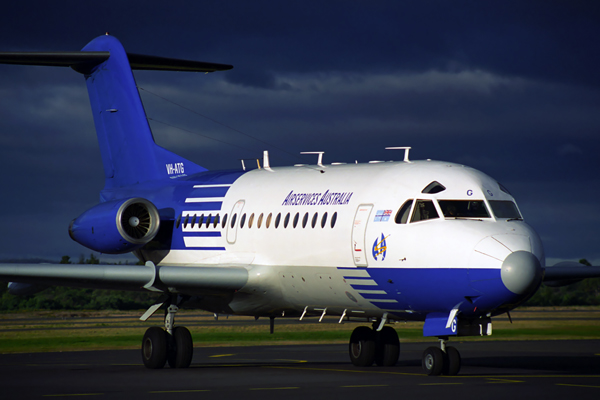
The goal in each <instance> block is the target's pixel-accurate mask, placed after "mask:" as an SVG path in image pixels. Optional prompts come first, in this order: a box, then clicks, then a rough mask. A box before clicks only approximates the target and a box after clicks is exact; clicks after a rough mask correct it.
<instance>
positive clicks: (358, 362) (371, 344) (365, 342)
mask: <svg viewBox="0 0 600 400" xmlns="http://www.w3.org/2000/svg"><path fill="white" fill-rule="evenodd" d="M348 352H349V353H350V361H352V364H353V365H355V366H357V367H370V366H371V365H373V361H375V335H374V332H373V330H372V329H371V328H369V327H366V326H359V327H357V328H356V329H354V331H353V332H352V335H351V336H350V344H349V346H348Z"/></svg>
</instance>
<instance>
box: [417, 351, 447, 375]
mask: <svg viewBox="0 0 600 400" xmlns="http://www.w3.org/2000/svg"><path fill="white" fill-rule="evenodd" d="M421 365H422V366H423V369H424V370H425V373H426V374H427V375H431V376H437V375H440V374H441V373H442V370H443V369H444V353H443V352H442V350H441V349H440V348H439V347H428V348H427V349H425V351H424V352H423V360H422V362H421Z"/></svg>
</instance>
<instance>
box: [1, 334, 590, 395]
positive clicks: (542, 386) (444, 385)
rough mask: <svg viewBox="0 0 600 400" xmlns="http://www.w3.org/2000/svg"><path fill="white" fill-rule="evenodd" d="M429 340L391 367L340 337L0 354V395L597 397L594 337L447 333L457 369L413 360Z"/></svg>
mask: <svg viewBox="0 0 600 400" xmlns="http://www.w3.org/2000/svg"><path fill="white" fill-rule="evenodd" d="M433 344H434V343H433V342H432V343H431V344H428V343H406V344H402V353H401V355H400V361H399V362H398V364H397V365H396V366H394V367H386V368H382V367H370V368H357V367H353V366H352V365H351V364H350V362H349V360H348V349H347V345H293V346H264V347H262V346H254V347H210V348H209V347H195V348H194V358H193V361H192V365H191V367H190V368H189V369H183V370H177V369H170V368H168V367H165V368H164V369H162V370H147V369H146V368H144V366H143V365H142V363H141V356H140V351H139V350H111V351H90V352H65V353H35V354H3V355H0V398H2V399H40V398H49V397H53V398H57V397H58V398H61V397H62V398H66V397H68V398H86V397H90V396H92V397H93V398H99V399H100V398H110V399H113V398H126V399H130V400H131V399H134V398H142V397H143V398H146V399H188V398H202V399H233V398H243V399H265V398H271V397H277V398H281V397H285V398H286V400H287V399H305V400H307V399H308V400H313V399H316V398H319V399H322V398H331V396H336V399H337V398H343V399H344V400H346V399H365V398H368V399H371V398H382V396H394V398H398V399H407V398H409V399H412V398H419V399H445V398H458V396H463V397H467V396H468V397H467V398H485V399H486V400H487V399H502V400H507V399H509V400H513V399H521V398H528V399H531V398H541V399H545V400H546V399H568V400H570V399H575V398H576V399H578V400H579V399H597V398H599V397H600V340H578V341H528V342H504V341H482V342H468V343H467V342H465V343H461V342H452V343H451V344H452V345H453V346H455V347H456V348H457V349H458V350H459V351H460V353H461V356H462V358H463V367H462V369H461V372H460V375H459V376H456V377H443V376H440V377H429V376H426V375H424V374H423V371H422V369H421V353H422V352H423V350H424V349H425V348H426V347H427V346H429V345H433Z"/></svg>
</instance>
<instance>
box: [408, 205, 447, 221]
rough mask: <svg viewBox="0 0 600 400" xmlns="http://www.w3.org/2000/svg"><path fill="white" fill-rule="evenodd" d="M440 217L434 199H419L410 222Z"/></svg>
mask: <svg viewBox="0 0 600 400" xmlns="http://www.w3.org/2000/svg"><path fill="white" fill-rule="evenodd" d="M439 217H440V216H439V215H438V213H437V211H436V209H435V206H434V205H433V201H431V200H417V203H416V204H415V209H414V211H413V214H412V218H411V219H410V222H419V221H426V220H428V219H435V218H439Z"/></svg>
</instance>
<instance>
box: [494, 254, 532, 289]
mask: <svg viewBox="0 0 600 400" xmlns="http://www.w3.org/2000/svg"><path fill="white" fill-rule="evenodd" d="M501 277H502V283H503V284H504V286H506V288H507V289H508V290H510V291H511V292H513V293H515V294H519V295H521V294H527V293H530V292H532V291H533V290H535V289H536V288H537V287H538V286H539V284H540V282H541V279H542V266H541V265H540V261H539V260H538V258H537V257H536V256H535V255H533V254H532V253H530V252H529V251H523V250H521V251H515V252H514V253H510V254H509V255H508V256H507V257H506V258H505V259H504V262H503V263H502V269H501Z"/></svg>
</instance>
